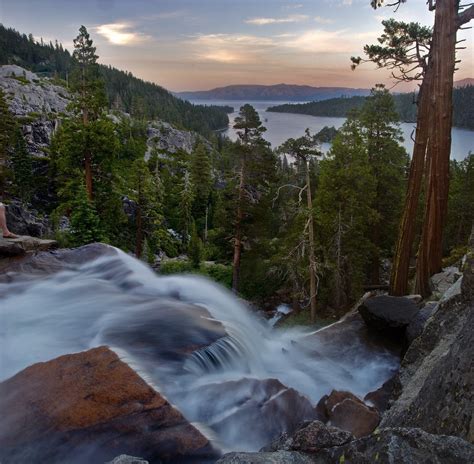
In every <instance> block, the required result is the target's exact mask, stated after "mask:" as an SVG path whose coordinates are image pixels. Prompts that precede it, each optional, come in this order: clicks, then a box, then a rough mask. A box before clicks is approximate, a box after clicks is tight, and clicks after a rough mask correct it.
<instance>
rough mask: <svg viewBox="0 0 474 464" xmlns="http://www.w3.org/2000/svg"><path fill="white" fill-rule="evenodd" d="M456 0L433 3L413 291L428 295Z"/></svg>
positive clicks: (439, 221) (444, 190) (447, 131)
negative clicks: (426, 155) (425, 165)
mask: <svg viewBox="0 0 474 464" xmlns="http://www.w3.org/2000/svg"><path fill="white" fill-rule="evenodd" d="M457 4H458V2H457V0H443V1H437V2H436V12H435V25H434V30H433V42H432V46H431V49H432V50H433V54H432V60H433V70H434V74H433V84H432V91H431V92H430V94H431V101H430V115H431V118H432V123H431V124H430V131H431V135H430V149H431V150H430V157H431V159H430V163H429V171H428V172H427V179H428V182H427V184H428V187H427V195H426V208H425V216H424V222H423V232H422V238H421V241H420V246H419V250H418V259H417V275H416V292H417V293H419V294H420V295H422V296H424V297H426V296H428V295H429V294H430V293H431V289H430V285H429V279H430V277H431V276H432V275H433V274H435V273H437V272H439V271H441V267H442V258H443V249H442V237H443V228H444V224H445V222H446V215H447V205H448V193H449V157H450V154H451V127H452V94H453V80H454V67H455V55H456V32H457V24H456V20H457V8H458V7H457Z"/></svg>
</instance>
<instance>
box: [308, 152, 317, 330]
mask: <svg viewBox="0 0 474 464" xmlns="http://www.w3.org/2000/svg"><path fill="white" fill-rule="evenodd" d="M305 163H306V198H307V202H308V214H309V219H308V239H309V292H310V294H309V299H310V300H309V301H310V306H311V322H312V323H314V322H316V292H317V289H316V253H315V250H314V220H313V199H312V197H311V180H310V177H309V164H308V162H307V161H305Z"/></svg>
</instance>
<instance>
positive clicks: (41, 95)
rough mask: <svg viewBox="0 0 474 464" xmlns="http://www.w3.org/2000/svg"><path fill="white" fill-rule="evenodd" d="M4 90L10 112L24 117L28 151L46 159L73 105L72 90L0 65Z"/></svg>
mask: <svg viewBox="0 0 474 464" xmlns="http://www.w3.org/2000/svg"><path fill="white" fill-rule="evenodd" d="M0 88H1V89H2V90H3V91H4V93H5V95H6V98H7V102H8V106H9V108H10V111H11V112H12V113H13V115H14V116H16V117H18V118H21V121H22V130H23V135H24V137H25V141H26V145H27V149H28V152H29V153H30V154H31V155H34V156H45V155H46V154H47V149H48V147H49V145H50V143H51V138H52V135H53V134H54V132H55V130H56V129H57V127H58V125H59V117H60V115H61V114H62V113H65V112H66V111H67V105H68V104H69V103H70V95H69V92H68V90H67V89H66V88H64V87H62V86H59V85H55V84H53V82H52V81H51V80H50V79H45V78H40V77H39V76H38V75H37V74H35V73H32V72H30V71H27V70H25V69H23V68H21V67H20V66H16V65H4V66H0Z"/></svg>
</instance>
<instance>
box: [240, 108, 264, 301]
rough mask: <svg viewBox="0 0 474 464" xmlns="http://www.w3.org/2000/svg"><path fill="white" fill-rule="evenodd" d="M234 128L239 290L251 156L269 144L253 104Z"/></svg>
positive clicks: (243, 113) (242, 109)
mask: <svg viewBox="0 0 474 464" xmlns="http://www.w3.org/2000/svg"><path fill="white" fill-rule="evenodd" d="M234 129H237V134H238V136H239V140H240V145H238V150H237V153H238V156H239V167H238V174H237V176H238V185H237V195H236V196H237V201H236V211H235V222H234V224H235V225H234V227H235V233H234V239H233V241H234V258H233V263H232V269H233V271H232V290H233V291H234V292H238V290H239V283H240V265H241V257H242V246H243V242H242V222H243V220H244V217H245V215H246V211H245V205H244V202H245V193H246V192H245V191H246V184H247V183H248V179H247V174H248V172H247V171H248V166H247V164H248V163H249V161H250V159H249V158H250V157H252V155H255V154H256V151H257V150H259V149H262V148H263V149H264V148H265V147H267V146H268V144H266V143H265V141H264V140H263V139H262V134H263V133H264V132H265V131H266V128H265V127H263V125H262V122H261V121H260V118H259V116H258V113H257V111H255V108H254V107H253V106H252V105H249V104H246V105H244V106H242V107H241V108H240V112H239V116H237V117H236V118H235V124H234Z"/></svg>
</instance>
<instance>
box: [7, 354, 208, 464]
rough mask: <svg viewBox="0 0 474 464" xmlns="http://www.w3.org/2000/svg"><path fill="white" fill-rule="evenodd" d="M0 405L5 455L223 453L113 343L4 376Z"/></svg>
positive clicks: (180, 456)
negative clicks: (128, 362)
mask: <svg viewBox="0 0 474 464" xmlns="http://www.w3.org/2000/svg"><path fill="white" fill-rule="evenodd" d="M0 410H1V411H2V423H1V424H2V425H1V428H0V461H1V462H6V463H20V462H21V463H26V462H28V463H36V462H38V463H39V462H41V463H44V462H48V463H59V462H67V463H68V464H76V463H84V462H87V463H89V464H95V463H100V464H103V463H104V462H106V461H110V460H111V459H113V458H114V457H116V456H118V455H121V454H128V455H133V456H141V457H142V458H143V459H144V460H149V461H151V462H163V463H171V462H172V463H183V462H206V461H207V459H208V458H210V457H214V459H216V458H217V455H216V453H215V452H214V451H213V450H212V448H211V445H210V443H209V441H208V439H207V438H206V437H205V436H204V435H202V434H201V433H200V432H199V431H198V430H197V429H196V428H195V427H194V426H192V425H191V424H189V423H188V422H187V421H186V420H185V419H184V417H183V416H182V415H181V413H180V412H179V411H177V410H176V409H175V408H174V407H173V406H171V405H170V404H169V403H168V401H166V399H164V398H163V397H162V396H161V395H160V394H159V393H157V392H156V391H155V390H154V389H153V388H151V387H150V386H149V385H148V384H147V383H146V382H145V381H144V380H143V379H142V378H141V377H139V376H138V375H137V374H136V373H135V371H133V370H132V369H131V368H130V367H129V366H128V365H127V364H125V363H124V362H122V361H120V359H119V358H118V356H117V355H116V354H115V353H114V352H112V351H111V350H109V349H108V348H107V347H99V348H95V349H92V350H89V351H86V352H82V353H77V354H72V355H66V356H61V357H59V358H56V359H53V360H52V361H48V362H45V363H38V364H34V365H32V366H30V367H28V368H26V369H24V370H23V371H21V372H19V373H18V374H16V375H15V376H13V377H11V378H10V379H8V380H6V381H4V382H2V383H1V384H0Z"/></svg>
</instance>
